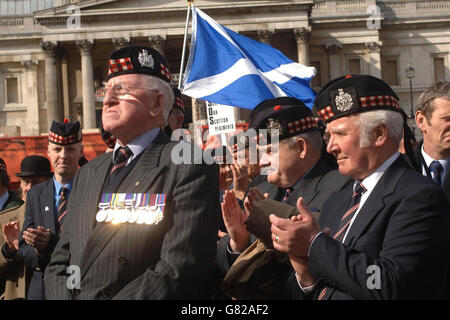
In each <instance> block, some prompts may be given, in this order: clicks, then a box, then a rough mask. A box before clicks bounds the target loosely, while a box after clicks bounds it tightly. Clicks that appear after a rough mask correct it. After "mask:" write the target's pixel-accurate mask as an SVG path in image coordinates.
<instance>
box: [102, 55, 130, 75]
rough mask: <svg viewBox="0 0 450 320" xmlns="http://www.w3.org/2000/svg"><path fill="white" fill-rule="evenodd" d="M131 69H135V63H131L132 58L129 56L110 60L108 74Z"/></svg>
mask: <svg viewBox="0 0 450 320" xmlns="http://www.w3.org/2000/svg"><path fill="white" fill-rule="evenodd" d="M131 69H133V64H132V63H131V59H130V58H128V57H126V58H120V59H110V60H109V71H108V75H110V74H114V73H117V72H120V71H124V70H131Z"/></svg>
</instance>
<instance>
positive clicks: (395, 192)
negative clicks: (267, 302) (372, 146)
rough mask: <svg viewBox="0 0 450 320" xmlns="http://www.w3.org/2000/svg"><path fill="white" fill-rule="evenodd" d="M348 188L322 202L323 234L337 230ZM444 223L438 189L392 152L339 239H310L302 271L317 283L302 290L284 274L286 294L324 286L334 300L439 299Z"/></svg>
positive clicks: (447, 222) (449, 223)
mask: <svg viewBox="0 0 450 320" xmlns="http://www.w3.org/2000/svg"><path fill="white" fill-rule="evenodd" d="M352 192H353V190H352V185H349V186H347V187H346V188H344V189H343V190H342V191H340V192H338V193H336V194H335V195H334V196H332V197H331V198H330V199H329V200H328V201H326V202H325V204H324V205H323V208H322V212H321V215H320V217H319V224H320V228H321V229H323V228H325V227H330V228H331V233H330V235H334V234H335V233H336V231H337V228H338V226H339V221H340V219H341V217H342V215H343V214H344V213H345V211H346V210H347V208H348V206H349V204H350V200H351V197H352ZM449 227H450V216H449V205H448V203H447V201H446V199H445V196H444V194H443V193H442V191H441V190H440V188H439V187H438V186H436V185H435V184H434V183H433V182H432V181H431V180H430V179H428V178H426V177H424V176H422V175H420V174H418V173H417V172H416V171H414V170H413V169H410V168H409V167H407V165H406V163H405V161H404V160H403V158H402V157H399V158H398V159H397V160H396V161H395V162H394V163H393V164H392V165H391V166H390V167H389V168H388V169H387V170H386V172H385V173H384V174H383V176H382V177H381V179H380V180H379V181H378V184H377V185H376V187H375V189H374V190H373V191H372V193H371V194H370V196H369V198H368V199H367V201H366V202H365V203H364V205H363V207H362V208H361V211H360V212H359V213H358V216H357V217H356V219H355V221H354V223H353V225H352V226H351V228H350V230H349V233H348V235H347V237H346V240H345V243H341V242H339V241H337V240H334V239H333V238H332V237H331V236H327V235H325V234H321V235H319V236H318V237H317V238H316V239H315V240H314V242H313V243H312V245H311V247H310V252H309V270H310V272H311V274H313V275H314V276H315V277H316V278H317V279H320V280H319V282H318V285H317V287H316V288H315V290H314V292H313V293H311V294H309V295H305V294H303V292H302V291H301V290H300V289H299V286H298V284H297V281H296V279H295V275H294V274H291V276H290V277H289V279H288V286H289V290H290V294H291V297H292V298H312V299H317V297H318V294H319V292H320V291H321V290H322V289H323V288H324V287H328V288H329V289H328V291H329V292H328V293H327V294H326V295H325V298H327V299H333V300H340V299H436V298H443V294H444V289H445V280H446V277H447V263H448V261H447V260H448V258H447V256H448V255H447V254H444V253H446V252H448V250H449V243H450V234H449V232H448V230H449ZM371 266H376V267H375V268H377V267H378V268H379V273H378V275H380V278H379V279H380V282H379V289H378V287H376V288H375V289H373V286H372V285H373V284H376V281H375V275H374V271H373V270H372V269H371V268H373V267H371ZM371 276H373V277H371ZM368 283H370V284H371V285H368ZM371 288H372V289H371Z"/></svg>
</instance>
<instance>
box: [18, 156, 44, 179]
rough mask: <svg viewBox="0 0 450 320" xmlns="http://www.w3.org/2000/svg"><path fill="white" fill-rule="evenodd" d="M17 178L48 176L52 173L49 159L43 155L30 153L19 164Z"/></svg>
mask: <svg viewBox="0 0 450 320" xmlns="http://www.w3.org/2000/svg"><path fill="white" fill-rule="evenodd" d="M20 171H21V172H19V173H16V176H18V177H19V178H26V177H36V176H49V175H51V174H52V171H51V168H50V161H49V160H48V159H47V158H46V157H43V156H38V155H32V156H28V157H26V158H24V159H23V160H22V162H21V164H20Z"/></svg>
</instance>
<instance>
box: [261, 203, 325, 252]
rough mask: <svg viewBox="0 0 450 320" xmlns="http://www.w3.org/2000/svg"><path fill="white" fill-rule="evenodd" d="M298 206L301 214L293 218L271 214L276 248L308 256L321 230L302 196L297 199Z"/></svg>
mask: <svg viewBox="0 0 450 320" xmlns="http://www.w3.org/2000/svg"><path fill="white" fill-rule="evenodd" d="M297 208H298V210H299V212H300V214H299V215H297V216H295V217H292V218H291V219H283V218H279V217H277V216H276V215H274V214H271V215H270V216H269V219H270V222H271V223H272V227H271V231H272V240H273V246H274V248H275V249H276V250H278V251H281V252H285V253H287V254H288V255H289V257H291V256H292V257H294V258H295V257H297V258H298V257H307V255H308V249H309V246H310V244H311V242H312V240H313V239H314V237H315V236H316V235H317V234H318V233H319V232H320V229H319V226H318V225H317V222H316V220H315V219H314V217H313V216H312V215H311V212H310V211H309V209H308V207H307V206H306V205H305V203H304V201H303V198H302V197H300V198H299V199H298V201H297Z"/></svg>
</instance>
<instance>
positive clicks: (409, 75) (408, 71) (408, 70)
mask: <svg viewBox="0 0 450 320" xmlns="http://www.w3.org/2000/svg"><path fill="white" fill-rule="evenodd" d="M405 73H406V77H407V78H408V79H409V93H410V100H411V110H410V113H409V119H411V120H410V122H411V129H412V132H413V134H414V135H415V134H416V128H415V126H414V122H413V120H412V119H414V104H413V91H412V79H413V78H414V76H415V72H414V68H413V67H412V66H411V62H408V68H406V69H405Z"/></svg>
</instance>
